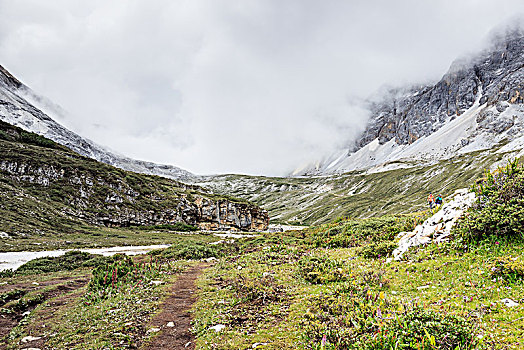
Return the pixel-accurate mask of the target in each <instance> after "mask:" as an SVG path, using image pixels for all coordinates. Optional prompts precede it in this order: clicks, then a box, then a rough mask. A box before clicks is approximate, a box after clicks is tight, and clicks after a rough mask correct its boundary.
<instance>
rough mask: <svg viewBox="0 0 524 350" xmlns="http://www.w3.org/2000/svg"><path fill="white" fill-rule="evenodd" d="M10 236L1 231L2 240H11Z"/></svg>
mask: <svg viewBox="0 0 524 350" xmlns="http://www.w3.org/2000/svg"><path fill="white" fill-rule="evenodd" d="M9 237H10V236H9V234H8V233H7V232H2V231H0V238H9Z"/></svg>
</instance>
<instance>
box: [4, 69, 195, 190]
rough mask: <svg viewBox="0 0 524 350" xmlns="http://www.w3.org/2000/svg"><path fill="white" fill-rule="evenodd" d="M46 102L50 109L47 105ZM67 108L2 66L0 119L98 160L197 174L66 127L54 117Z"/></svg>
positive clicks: (182, 176) (178, 175)
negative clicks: (138, 157) (112, 147)
mask: <svg viewBox="0 0 524 350" xmlns="http://www.w3.org/2000/svg"><path fill="white" fill-rule="evenodd" d="M40 105H42V106H45V107H46V108H45V110H46V112H47V113H49V114H51V116H49V115H48V114H47V113H46V112H44V111H43V110H42V109H43V108H38V107H37V106H40ZM63 113H64V112H63V111H62V110H61V109H60V107H59V106H57V105H54V104H53V103H52V102H50V101H48V100H47V99H46V98H45V97H42V96H39V95H38V94H36V93H35V92H33V91H32V90H31V89H30V88H29V87H27V86H25V85H24V84H22V83H21V82H20V81H19V80H18V79H16V78H15V77H14V76H13V75H12V74H11V73H9V72H8V71H7V70H6V69H4V68H3V67H2V66H0V120H3V121H5V122H7V123H10V124H12V125H15V126H18V127H20V128H22V129H24V130H27V131H32V132H34V133H37V134H40V135H43V136H45V137H47V138H50V139H51V140H53V141H55V142H58V143H60V144H62V145H64V146H66V147H68V148H70V149H72V150H73V151H75V152H77V153H79V154H81V155H83V156H86V157H90V158H94V159H96V160H98V161H101V162H104V163H107V164H110V165H113V166H116V167H118V168H121V169H124V170H130V171H134V172H138V173H143V174H150V175H160V176H164V177H168V178H172V179H176V180H183V181H188V180H192V179H193V178H194V175H193V174H191V173H190V172H188V171H186V170H183V169H180V168H177V167H175V166H172V165H163V164H156V163H152V162H146V161H141V160H135V159H131V158H129V157H126V156H122V155H118V154H116V153H114V152H112V151H109V150H107V149H106V148H104V147H102V146H100V145H97V144H96V143H94V142H93V141H91V140H88V139H86V138H83V137H81V136H79V135H77V134H75V133H74V132H72V131H70V130H68V129H66V128H65V127H63V126H62V125H60V124H59V123H57V122H56V121H55V120H53V119H52V118H51V117H56V116H59V115H61V114H63Z"/></svg>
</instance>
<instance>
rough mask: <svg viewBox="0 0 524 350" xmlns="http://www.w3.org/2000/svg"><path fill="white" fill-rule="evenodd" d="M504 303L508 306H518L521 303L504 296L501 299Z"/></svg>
mask: <svg viewBox="0 0 524 350" xmlns="http://www.w3.org/2000/svg"><path fill="white" fill-rule="evenodd" d="M500 302H501V303H502V304H504V305H506V306H507V307H514V306H518V305H519V303H517V302H516V301H513V300H511V299H509V298H504V299H502V300H501V301H500Z"/></svg>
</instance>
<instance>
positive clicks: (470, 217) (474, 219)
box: [453, 159, 524, 243]
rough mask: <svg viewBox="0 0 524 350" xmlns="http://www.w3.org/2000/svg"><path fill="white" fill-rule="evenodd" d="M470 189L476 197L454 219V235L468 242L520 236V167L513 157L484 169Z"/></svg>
mask: <svg viewBox="0 0 524 350" xmlns="http://www.w3.org/2000/svg"><path fill="white" fill-rule="evenodd" d="M472 190H473V191H474V192H475V194H476V196H477V200H476V202H475V203H474V205H473V206H472V207H471V208H470V209H469V210H468V211H467V213H466V214H465V215H464V217H463V218H462V219H461V220H459V221H458V223H457V225H456V226H455V229H454V231H453V232H454V234H455V235H457V236H459V237H460V238H462V239H463V240H464V241H465V242H468V243H469V242H476V241H480V240H484V239H486V238H489V237H501V238H506V239H509V240H518V241H521V240H523V239H524V168H523V167H522V165H520V164H519V162H518V160H517V159H516V160H514V161H511V162H509V163H508V164H507V166H506V167H504V168H498V169H497V170H496V171H494V172H486V174H485V176H484V178H482V179H480V180H479V181H477V183H476V184H475V185H474V186H473V187H472Z"/></svg>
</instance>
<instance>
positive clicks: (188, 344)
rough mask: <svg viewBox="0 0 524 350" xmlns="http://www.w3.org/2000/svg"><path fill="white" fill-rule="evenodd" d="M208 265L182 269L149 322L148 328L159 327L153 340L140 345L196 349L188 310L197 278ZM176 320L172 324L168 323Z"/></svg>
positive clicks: (145, 346)
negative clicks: (158, 309)
mask: <svg viewBox="0 0 524 350" xmlns="http://www.w3.org/2000/svg"><path fill="white" fill-rule="evenodd" d="M208 266H209V265H207V264H198V265H195V266H192V267H190V268H189V269H188V270H186V271H185V272H183V273H182V274H181V275H180V276H179V277H178V278H177V280H176V281H175V283H173V285H172V286H171V287H170V288H169V292H168V293H169V294H170V295H169V296H168V297H167V299H166V300H165V301H164V303H163V304H162V305H161V306H160V309H161V310H162V311H161V312H160V313H159V314H157V315H156V316H155V317H154V318H153V319H152V320H151V321H150V322H149V324H148V327H147V328H148V329H152V328H159V329H160V331H159V333H158V335H157V336H156V337H154V338H153V339H152V341H151V342H149V343H147V344H145V345H144V346H142V347H141V349H143V350H149V349H165V350H168V349H194V348H195V337H194V336H193V334H192V333H191V332H190V331H189V329H190V327H191V315H190V313H189V310H190V309H191V306H192V305H193V303H194V302H195V301H196V280H197V278H198V276H199V275H200V273H201V272H202V270H203V269H204V268H206V267H208ZM170 322H173V324H170V326H171V325H173V327H169V326H168V324H169V323H170Z"/></svg>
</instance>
